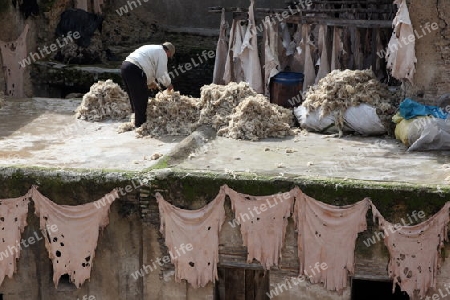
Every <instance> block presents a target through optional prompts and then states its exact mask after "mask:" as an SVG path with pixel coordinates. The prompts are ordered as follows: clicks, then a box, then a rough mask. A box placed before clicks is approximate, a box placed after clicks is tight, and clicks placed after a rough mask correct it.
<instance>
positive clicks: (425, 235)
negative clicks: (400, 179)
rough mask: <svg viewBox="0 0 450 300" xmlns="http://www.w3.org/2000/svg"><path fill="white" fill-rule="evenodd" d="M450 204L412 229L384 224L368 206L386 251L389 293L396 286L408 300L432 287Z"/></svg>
mask: <svg viewBox="0 0 450 300" xmlns="http://www.w3.org/2000/svg"><path fill="white" fill-rule="evenodd" d="M449 208H450V202H447V203H446V204H445V205H444V207H442V208H441V210H440V211H439V212H438V213H436V214H435V215H434V216H432V217H431V218H429V219H428V220H426V221H424V222H422V223H420V224H417V225H413V226H399V225H397V224H395V225H394V224H392V223H390V222H388V221H386V220H385V219H384V218H383V216H382V215H381V214H380V212H379V211H378V209H377V208H376V207H375V206H374V205H373V204H372V214H373V218H374V222H375V220H376V219H378V225H379V226H380V229H381V230H383V233H384V244H385V245H386V247H387V248H388V250H389V254H390V258H389V264H388V273H389V277H390V278H392V280H393V285H392V293H394V291H395V287H396V285H397V284H398V285H399V286H400V288H401V290H402V291H405V292H406V293H407V294H408V295H409V297H411V299H414V298H413V297H414V296H415V295H414V294H415V293H417V294H418V296H419V297H420V299H423V297H425V295H426V293H427V291H428V289H429V288H430V287H433V288H435V287H436V276H437V273H438V271H439V268H440V265H441V252H442V249H443V248H444V241H447V240H448V236H447V230H448V228H447V226H448V223H449V221H450V220H449Z"/></svg>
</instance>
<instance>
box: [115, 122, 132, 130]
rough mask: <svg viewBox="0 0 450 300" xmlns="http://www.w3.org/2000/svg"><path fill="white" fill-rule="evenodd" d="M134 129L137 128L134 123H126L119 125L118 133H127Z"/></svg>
mask: <svg viewBox="0 0 450 300" xmlns="http://www.w3.org/2000/svg"><path fill="white" fill-rule="evenodd" d="M134 128H135V126H134V122H126V123H123V124H120V125H119V128H118V129H117V133H124V132H127V131H132V130H134Z"/></svg>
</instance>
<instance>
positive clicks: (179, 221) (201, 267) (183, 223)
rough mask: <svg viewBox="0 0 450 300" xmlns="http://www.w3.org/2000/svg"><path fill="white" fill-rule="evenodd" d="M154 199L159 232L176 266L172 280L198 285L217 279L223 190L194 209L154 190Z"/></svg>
mask: <svg viewBox="0 0 450 300" xmlns="http://www.w3.org/2000/svg"><path fill="white" fill-rule="evenodd" d="M156 200H157V202H158V206H159V215H160V218H161V226H160V232H161V234H162V235H163V236H164V238H165V243H166V246H167V248H169V254H170V259H171V262H172V263H173V264H174V266H175V281H176V282H181V280H182V279H186V281H187V282H188V283H190V284H191V285H192V286H193V287H194V288H198V287H204V286H206V284H208V282H210V281H211V282H214V281H215V280H218V274H217V264H218V262H219V232H220V229H221V228H222V224H223V222H224V221H225V209H224V207H223V205H224V201H225V193H224V190H223V189H222V188H221V189H220V191H219V194H218V195H217V196H216V198H215V199H214V200H213V201H211V202H210V203H208V204H207V205H206V206H204V207H203V208H201V209H197V210H184V209H180V208H178V207H175V206H173V205H172V204H170V203H168V202H167V201H165V200H164V198H163V197H162V196H161V194H159V193H156ZM184 248H186V249H187V250H188V251H185V250H184ZM180 249H183V250H180ZM189 249H190V250H189Z"/></svg>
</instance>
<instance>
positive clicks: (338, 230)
mask: <svg viewBox="0 0 450 300" xmlns="http://www.w3.org/2000/svg"><path fill="white" fill-rule="evenodd" d="M369 206H370V200H369V199H368V198H365V199H364V200H361V201H359V202H357V203H355V204H353V205H347V206H341V207H339V206H333V205H329V204H325V203H323V202H320V201H317V200H315V199H313V198H311V197H309V196H307V195H305V194H304V193H303V192H302V191H300V190H299V191H298V195H297V196H296V202H295V206H294V221H295V224H296V228H297V231H298V241H297V242H298V256H299V262H300V275H306V276H308V277H309V280H310V281H311V283H323V284H324V286H325V288H326V289H327V290H329V291H334V290H336V291H337V292H338V293H342V291H343V289H344V288H346V287H347V286H348V276H349V275H352V274H353V273H354V260H355V253H354V252H355V243H356V238H357V237H358V233H359V232H362V231H364V230H366V228H367V223H366V213H367V210H368V208H369ZM324 264H326V265H324ZM319 265H320V266H321V269H320V270H317V269H313V268H314V266H319ZM323 265H324V266H325V267H322V266H323Z"/></svg>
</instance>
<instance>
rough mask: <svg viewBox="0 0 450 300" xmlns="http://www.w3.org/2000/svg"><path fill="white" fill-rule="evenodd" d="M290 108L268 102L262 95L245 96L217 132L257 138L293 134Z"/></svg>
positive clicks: (230, 135)
mask: <svg viewBox="0 0 450 300" xmlns="http://www.w3.org/2000/svg"><path fill="white" fill-rule="evenodd" d="M293 123H294V116H293V114H292V111H291V110H290V109H286V108H283V107H281V106H279V105H276V104H273V103H270V102H269V100H268V99H267V98H266V97H264V96H263V95H256V96H250V97H247V98H245V99H244V100H243V101H242V102H240V103H239V105H238V106H237V107H236V108H235V109H234V111H233V114H232V115H231V116H230V122H229V125H228V126H227V127H224V128H222V129H220V130H219V131H218V132H217V134H218V135H221V136H225V137H229V138H233V139H245V140H253V141H254V140H258V139H262V138H269V137H285V136H288V135H293V132H292V130H291V127H292V126H293V125H294V124H293Z"/></svg>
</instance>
